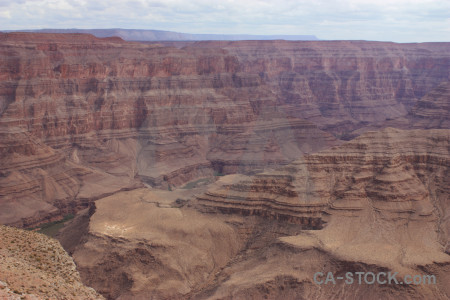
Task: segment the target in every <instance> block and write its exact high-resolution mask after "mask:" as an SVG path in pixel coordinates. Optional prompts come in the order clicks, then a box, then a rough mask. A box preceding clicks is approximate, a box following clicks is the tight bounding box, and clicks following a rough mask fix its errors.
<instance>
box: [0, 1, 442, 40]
mask: <svg viewBox="0 0 450 300" xmlns="http://www.w3.org/2000/svg"><path fill="white" fill-rule="evenodd" d="M41 28H58V29H61V28H62V29H65V28H82V29H92V28H127V29H157V30H169V31H177V32H183V33H210V34H212V33H215V34H267V35H272V34H288V35H289V34H292V35H315V36H317V37H318V38H319V39H324V40H376V41H393V42H438V41H447V42H449V41H450V0H370V1H368V0H272V1H265V0H221V1H213V0H209V1H208V0H186V1H182V0H124V1H118V0H96V1H95V0H11V1H10V0H0V30H20V29H41Z"/></svg>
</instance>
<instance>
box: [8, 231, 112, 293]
mask: <svg viewBox="0 0 450 300" xmlns="http://www.w3.org/2000/svg"><path fill="white" fill-rule="evenodd" d="M0 236H1V239H0V298H1V299H5V300H9V299H11V300H13V299H104V298H103V297H102V296H100V295H99V294H97V293H96V292H95V291H94V290H93V289H92V288H88V287H86V286H84V285H83V284H82V283H81V280H80V275H79V274H78V272H77V270H76V268H75V264H74V262H73V260H72V258H71V257H70V256H69V255H68V254H67V253H66V252H65V251H64V249H63V248H62V247H61V245H60V244H59V243H58V241H56V240H53V239H50V238H48V237H46V236H45V235H43V234H40V233H35V232H28V231H24V230H20V229H16V228H12V227H7V226H3V225H0Z"/></svg>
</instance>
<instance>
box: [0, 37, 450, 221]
mask: <svg viewBox="0 0 450 300" xmlns="http://www.w3.org/2000/svg"><path fill="white" fill-rule="evenodd" d="M0 57H1V60H2V64H1V65H0V130H1V132H2V134H3V136H4V137H5V139H4V143H3V146H2V147H3V148H2V149H3V150H2V151H3V152H2V153H5V155H4V156H3V157H2V168H1V169H2V170H1V177H0V180H1V185H0V194H1V199H0V200H1V201H2V203H8V207H10V209H11V210H9V212H8V213H7V214H6V213H3V214H2V215H1V216H0V220H1V222H2V223H8V224H16V225H20V224H22V225H21V226H31V225H32V224H34V223H37V222H39V220H41V221H42V219H43V218H47V219H52V218H54V217H60V216H61V215H62V214H64V213H66V212H70V211H73V210H76V209H78V208H77V207H80V206H82V207H85V206H86V205H87V204H86V203H87V202H89V201H92V200H94V199H96V198H98V197H99V196H102V195H106V194H111V193H114V192H116V191H118V190H124V189H132V188H135V187H137V186H139V185H140V184H141V182H143V183H145V184H148V185H151V186H159V187H164V188H170V187H171V186H178V185H181V184H183V183H185V182H187V181H189V180H192V179H195V178H200V177H205V176H212V175H214V174H216V175H217V174H227V173H236V172H241V173H242V172H244V173H248V172H254V171H261V170H263V169H264V168H267V167H275V166H279V165H284V164H287V163H289V162H290V161H292V160H294V159H296V158H298V157H299V156H301V155H302V154H303V153H313V152H316V151H318V150H321V149H324V148H327V147H330V146H333V145H337V144H339V143H340V141H339V140H337V139H336V136H337V137H341V136H342V135H345V133H346V132H348V131H351V130H355V129H356V128H360V127H361V126H365V125H367V124H369V123H370V122H375V121H379V120H384V119H386V118H395V117H399V116H403V115H406V114H407V113H408V110H410V108H411V107H413V106H414V104H415V103H416V102H417V99H418V98H420V97H422V96H423V95H425V94H426V93H427V92H428V91H430V90H432V89H433V88H434V87H436V86H438V85H439V84H440V83H441V82H442V81H448V78H449V72H450V71H449V70H450V68H449V57H450V50H449V45H448V44H446V43H434V44H433V43H431V44H393V43H376V42H339V41H336V42H284V41H242V42H199V43H188V44H187V45H186V46H185V47H183V48H176V47H166V46H164V45H161V44H141V43H131V42H124V41H123V40H121V39H120V38H104V39H99V38H96V37H94V36H91V35H84V34H32V33H8V34H5V33H2V34H0ZM16 135H17V139H18V144H21V145H26V148H27V149H31V148H35V150H32V151H31V150H27V151H26V152H24V153H23V152H22V150H18V149H19V148H20V147H21V146H18V147H13V146H10V144H11V143H12V142H11V139H15V136H16ZM19 140H20V142H19ZM38 149H40V150H38ZM50 165H51V166H50ZM37 174H40V175H37ZM88 174H95V175H88ZM94 177H95V178H96V179H95V180H93V179H92V178H94ZM36 178H40V179H39V180H36ZM64 178H65V179H64ZM69 178H70V179H69ZM49 182H50V183H49ZM50 186H51V188H50V190H51V192H50V191H49V187H50ZM30 199H33V200H32V201H31V200H30ZM36 201H37V202H36ZM17 203H25V206H23V207H22V208H21V209H20V210H19V209H17V211H16V209H15V208H14V207H16V206H17V205H16V204H17ZM26 203H35V204H33V205H30V206H29V207H28V208H29V209H27V210H25V208H26V207H27V204H26ZM80 203H81V204H82V205H81V204H80ZM17 207H18V206H17ZM32 207H34V208H32ZM37 207H42V209H40V211H41V212H39V213H38V214H37V215H36V208H37ZM24 211H28V213H26V214H25V213H23V212H24Z"/></svg>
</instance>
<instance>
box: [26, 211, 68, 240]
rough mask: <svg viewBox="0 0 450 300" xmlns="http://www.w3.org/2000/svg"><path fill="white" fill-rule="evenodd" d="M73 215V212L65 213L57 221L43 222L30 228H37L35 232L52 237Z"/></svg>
mask: <svg viewBox="0 0 450 300" xmlns="http://www.w3.org/2000/svg"><path fill="white" fill-rule="evenodd" d="M74 217H75V216H74V215H73V214H67V215H65V216H64V218H63V219H61V220H59V221H53V222H49V223H44V224H41V225H40V226H38V227H35V228H32V229H31V230H36V229H38V230H37V232H39V233H43V234H45V235H48V236H50V237H54V236H55V235H56V234H57V233H58V232H59V230H60V229H61V228H63V227H64V225H65V223H66V222H68V221H70V220H72V219H73V218H74Z"/></svg>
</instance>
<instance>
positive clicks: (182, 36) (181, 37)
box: [20, 28, 318, 42]
mask: <svg viewBox="0 0 450 300" xmlns="http://www.w3.org/2000/svg"><path fill="white" fill-rule="evenodd" d="M20 31H26V32H36V33H87V34H92V35H94V36H96V37H99V38H103V37H113V36H117V37H121V38H122V39H124V40H126V41H152V42H154V41H242V40H288V41H316V40H318V38H317V37H316V36H314V35H254V34H192V33H181V32H174V31H165V30H148V29H121V28H112V29H76V28H73V29H38V30H20Z"/></svg>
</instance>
